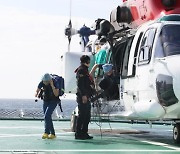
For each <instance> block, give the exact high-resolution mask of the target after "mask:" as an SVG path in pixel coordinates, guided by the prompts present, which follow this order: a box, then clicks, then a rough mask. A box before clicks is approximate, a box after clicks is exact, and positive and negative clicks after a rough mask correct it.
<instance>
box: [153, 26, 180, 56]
mask: <svg viewBox="0 0 180 154" xmlns="http://www.w3.org/2000/svg"><path fill="white" fill-rule="evenodd" d="M157 46H158V50H156V51H157V52H158V54H157V53H156V54H155V55H156V56H157V57H166V56H171V55H177V54H180V25H166V26H164V27H163V28H162V30H161V33H160V37H159V40H158V45H157Z"/></svg>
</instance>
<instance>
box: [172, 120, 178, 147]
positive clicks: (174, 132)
mask: <svg viewBox="0 0 180 154" xmlns="http://www.w3.org/2000/svg"><path fill="white" fill-rule="evenodd" d="M173 140H174V142H175V143H178V144H179V143H180V123H176V124H175V125H174V128H173Z"/></svg>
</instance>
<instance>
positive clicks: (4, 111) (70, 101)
mask: <svg viewBox="0 0 180 154" xmlns="http://www.w3.org/2000/svg"><path fill="white" fill-rule="evenodd" d="M61 104H62V109H63V112H61V111H60V107H59V106H58V105H57V107H56V109H55V110H54V113H53V119H70V118H71V114H72V111H73V110H74V109H75V107H76V106H77V103H76V101H75V99H74V98H64V97H63V98H61ZM42 107H43V101H42V100H38V101H37V102H35V99H0V119H43V117H44V114H43V110H42Z"/></svg>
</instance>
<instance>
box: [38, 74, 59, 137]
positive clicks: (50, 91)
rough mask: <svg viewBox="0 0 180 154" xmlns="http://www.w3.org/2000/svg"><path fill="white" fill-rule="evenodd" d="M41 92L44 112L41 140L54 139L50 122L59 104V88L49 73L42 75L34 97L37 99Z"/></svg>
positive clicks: (53, 131)
mask: <svg viewBox="0 0 180 154" xmlns="http://www.w3.org/2000/svg"><path fill="white" fill-rule="evenodd" d="M41 90H43V96H42V99H43V112H44V122H45V124H44V127H45V130H44V134H43V135H42V139H54V138H56V135H55V130H54V126H53V122H52V114H53V111H54V109H55V108H56V106H57V104H58V103H59V101H60V99H59V87H58V84H57V83H56V82H55V81H54V79H53V78H52V76H51V75H50V74H49V73H46V74H44V75H43V77H42V80H41V82H40V83H39V84H38V88H37V90H36V94H35V97H38V95H39V94H40V92H41Z"/></svg>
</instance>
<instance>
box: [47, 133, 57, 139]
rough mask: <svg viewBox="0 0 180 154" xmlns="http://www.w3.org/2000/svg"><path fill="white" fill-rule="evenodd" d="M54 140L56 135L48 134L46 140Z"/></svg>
mask: <svg viewBox="0 0 180 154" xmlns="http://www.w3.org/2000/svg"><path fill="white" fill-rule="evenodd" d="M54 138H56V135H54V134H50V135H49V136H48V139H54Z"/></svg>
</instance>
